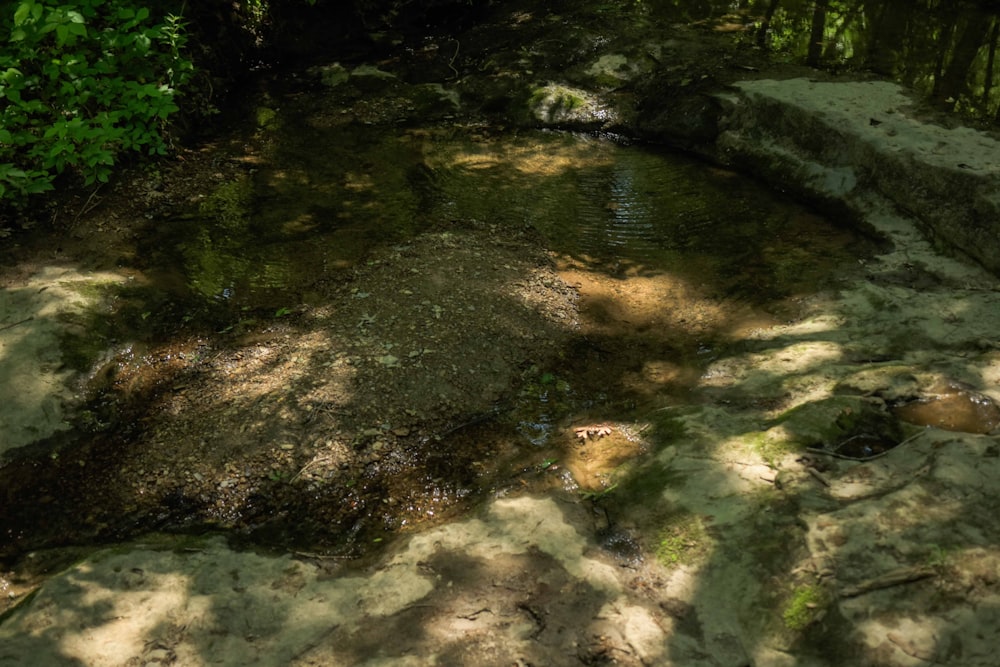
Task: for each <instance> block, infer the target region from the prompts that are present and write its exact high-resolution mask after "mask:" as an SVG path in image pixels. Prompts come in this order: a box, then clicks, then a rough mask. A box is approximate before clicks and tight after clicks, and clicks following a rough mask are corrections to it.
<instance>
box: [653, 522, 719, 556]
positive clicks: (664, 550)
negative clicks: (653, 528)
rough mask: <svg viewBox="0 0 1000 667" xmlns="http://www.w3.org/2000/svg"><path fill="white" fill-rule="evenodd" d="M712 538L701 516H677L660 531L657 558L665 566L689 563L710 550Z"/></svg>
mask: <svg viewBox="0 0 1000 667" xmlns="http://www.w3.org/2000/svg"><path fill="white" fill-rule="evenodd" d="M710 545H711V538H710V537H709V536H708V532H707V531H706V530H705V524H704V523H703V522H702V520H701V517H699V516H697V515H694V514H683V515H678V516H676V517H675V518H674V519H673V520H671V521H670V522H669V523H668V524H667V525H666V526H665V527H664V528H663V529H662V531H661V532H660V536H659V543H658V544H657V547H656V560H658V561H659V562H660V564H661V565H663V566H664V567H675V566H677V565H689V564H692V563H695V562H697V561H699V560H701V558H703V557H704V556H705V555H706V554H707V553H708V551H709V547H710Z"/></svg>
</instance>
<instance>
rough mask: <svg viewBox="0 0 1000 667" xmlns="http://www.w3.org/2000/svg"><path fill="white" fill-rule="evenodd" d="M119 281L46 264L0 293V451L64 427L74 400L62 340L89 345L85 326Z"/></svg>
mask: <svg viewBox="0 0 1000 667" xmlns="http://www.w3.org/2000/svg"><path fill="white" fill-rule="evenodd" d="M124 282H125V278H124V277H123V276H121V275H118V274H114V273H109V272H92V271H87V272H85V271H81V270H79V269H77V268H75V267H70V266H46V267H42V268H40V269H38V270H37V271H35V272H34V273H32V274H31V275H29V276H28V277H27V278H25V279H24V280H22V281H18V283H15V284H19V285H20V286H18V287H8V288H6V289H4V290H3V291H0V454H2V453H3V452H4V451H6V450H8V449H12V448H14V447H19V446H21V445H26V444H28V443H31V442H34V441H36V440H39V439H41V438H44V437H47V436H49V435H51V434H53V433H55V432H57V431H62V430H65V429H66V428H68V427H69V425H68V424H67V423H66V422H65V421H64V419H65V415H64V409H65V405H66V404H67V403H71V402H72V401H73V400H74V399H75V392H76V389H75V388H74V387H71V386H70V383H71V381H72V380H73V379H74V378H75V373H74V370H78V369H73V368H71V367H68V366H67V364H70V365H71V364H72V362H73V360H72V359H69V358H67V356H68V355H67V354H66V353H65V351H64V350H63V345H64V343H65V340H66V338H67V337H71V336H72V337H76V338H77V339H79V340H80V341H81V343H80V345H81V346H90V347H94V346H95V344H94V343H93V341H91V340H89V339H90V338H91V337H93V335H94V334H93V333H92V332H89V331H87V329H86V327H87V325H88V323H89V322H90V321H91V320H92V319H93V318H96V317H97V316H98V315H99V314H100V313H101V312H102V310H103V309H106V308H107V306H108V300H109V299H110V298H112V296H113V291H114V290H115V289H116V288H117V287H119V286H121V285H122V284H123V283H124Z"/></svg>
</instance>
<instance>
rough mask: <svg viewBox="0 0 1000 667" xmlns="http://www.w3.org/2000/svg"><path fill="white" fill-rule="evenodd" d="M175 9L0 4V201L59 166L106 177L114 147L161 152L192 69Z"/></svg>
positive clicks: (40, 187) (83, 1)
mask: <svg viewBox="0 0 1000 667" xmlns="http://www.w3.org/2000/svg"><path fill="white" fill-rule="evenodd" d="M184 44H185V37H184V32H183V24H182V22H181V21H180V19H179V18H178V17H177V16H173V15H167V16H165V17H163V18H162V19H159V20H154V18H153V17H152V16H151V14H150V11H149V9H147V8H146V7H141V6H138V4H137V3H136V2H133V0H75V1H74V0H62V1H60V0H17V1H15V2H13V3H4V7H3V9H0V202H4V203H14V204H17V203H22V202H23V201H24V199H25V198H26V197H27V195H31V194H35V193H39V192H44V191H46V190H51V189H52V187H53V185H52V183H53V180H54V179H55V177H56V176H57V175H58V174H61V173H63V172H69V173H73V174H76V175H78V176H79V177H81V178H82V179H83V181H84V183H85V184H88V185H89V184H92V183H94V182H95V181H98V182H104V181H107V180H108V177H109V175H110V173H111V168H112V166H113V165H114V163H115V161H116V159H117V158H118V157H119V156H120V155H121V154H123V153H130V152H138V153H141V154H145V155H157V154H163V153H165V152H166V148H167V144H166V140H165V133H164V130H165V121H166V119H167V118H168V117H169V116H170V114H172V113H173V112H175V111H177V110H178V107H177V104H176V103H175V100H174V97H175V95H176V93H177V89H178V87H179V86H181V85H183V83H184V82H185V81H186V80H187V79H188V77H189V76H190V74H191V71H192V65H191V62H190V61H189V60H188V59H186V58H185V57H184V55H183V54H182V50H183V48H184Z"/></svg>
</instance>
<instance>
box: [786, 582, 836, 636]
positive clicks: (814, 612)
mask: <svg viewBox="0 0 1000 667" xmlns="http://www.w3.org/2000/svg"><path fill="white" fill-rule="evenodd" d="M829 603H830V598H829V595H828V593H827V592H826V590H825V589H824V588H822V587H821V586H817V585H815V584H808V585H805V586H799V587H797V588H796V589H795V590H794V591H792V595H791V597H790V598H789V600H788V602H787V604H786V605H785V611H784V612H783V613H782V615H781V617H782V619H783V620H784V621H785V627H786V628H788V629H789V630H795V631H801V630H804V629H806V628H807V627H809V626H810V625H812V623H813V622H814V621H816V620H818V619H819V617H820V616H821V615H822V614H823V613H824V611H825V609H826V606H827V605H828V604H829Z"/></svg>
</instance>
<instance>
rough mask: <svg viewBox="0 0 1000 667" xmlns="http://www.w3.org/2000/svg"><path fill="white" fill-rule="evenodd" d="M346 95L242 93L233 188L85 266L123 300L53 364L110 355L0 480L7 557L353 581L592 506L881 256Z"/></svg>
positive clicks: (636, 171) (768, 204)
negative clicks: (379, 115) (93, 558)
mask: <svg viewBox="0 0 1000 667" xmlns="http://www.w3.org/2000/svg"><path fill="white" fill-rule="evenodd" d="M343 95H346V96H347V97H346V99H345V98H343V97H339V98H338V96H343ZM354 95H356V93H355V92H354V91H352V90H350V89H348V90H346V91H343V90H334V91H333V93H332V94H331V93H327V94H326V95H317V93H316V91H315V90H314V89H313V90H311V93H310V95H308V96H305V95H303V93H302V91H301V90H298V89H295V88H292V89H289V87H288V86H287V84H286V85H283V86H279V87H276V88H275V89H274V90H269V91H265V92H264V93H263V95H262V96H261V97H260V98H259V99H260V100H261V102H260V103H259V104H258V105H256V106H255V107H253V111H252V112H251V113H250V114H248V115H250V116H251V117H253V118H254V120H255V122H252V123H249V124H247V125H245V126H244V127H243V128H242V129H241V130H239V131H238V132H237V135H238V136H236V137H233V138H232V139H230V140H229V142H228V145H229V146H230V147H231V146H239V147H240V148H239V150H238V151H233V149H232V148H229V149H227V150H225V151H219V153H218V154H217V155H215V156H214V157H213V158H212V164H213V165H219V164H224V165H226V166H227V168H228V175H226V176H223V175H222V174H218V173H217V174H215V175H213V176H212V177H211V178H212V179H213V180H215V181H216V182H217V184H216V185H213V186H212V187H211V189H209V190H207V191H206V190H204V189H203V188H204V185H203V184H199V191H198V192H197V193H196V194H194V195H192V196H190V197H189V198H188V202H187V203H185V204H181V205H174V206H169V207H165V208H164V209H163V213H162V214H161V215H160V216H157V217H156V218H154V220H153V221H152V223H151V224H150V225H149V226H148V229H147V230H146V231H144V232H143V233H142V234H139V235H138V236H137V237H136V240H137V242H136V245H135V247H134V248H132V249H127V250H125V251H124V252H125V253H126V256H127V257H130V258H131V259H130V260H129V261H128V262H126V263H125V264H124V265H123V262H122V252H123V251H122V249H121V248H116V249H115V250H116V251H117V252H116V253H115V254H113V255H111V254H109V256H108V258H107V261H108V262H109V264H110V263H111V262H113V263H114V264H115V266H110V265H109V266H107V267H103V266H100V265H99V268H102V269H103V268H107V269H113V271H114V272H115V273H117V274H118V275H119V276H123V277H124V280H125V281H124V283H120V284H117V285H111V286H108V287H106V288H105V290H106V291H105V292H104V294H103V297H102V298H103V304H104V305H103V306H102V309H101V310H99V311H98V314H97V315H96V316H95V318H94V319H93V320H92V322H93V323H92V324H91V325H88V328H86V329H84V330H82V331H80V332H79V333H78V334H74V335H71V336H68V337H64V341H63V342H64V345H66V346H68V349H70V350H72V351H73V352H71V356H72V357H74V358H82V359H84V360H86V359H91V358H93V352H90V351H91V350H108V349H111V350H114V352H113V353H112V355H111V356H108V354H107V353H106V352H102V353H101V355H102V356H101V359H102V360H101V361H100V363H99V365H98V366H96V367H92V368H90V369H89V373H90V375H89V376H88V377H90V380H89V381H88V383H87V385H86V387H85V389H84V391H85V393H86V395H88V396H90V397H92V398H90V400H89V401H88V403H87V404H86V406H85V407H84V408H83V409H82V410H81V411H80V415H81V416H80V417H79V418H78V419H77V420H76V428H75V429H74V430H72V431H70V432H63V433H60V434H59V435H58V436H56V437H54V438H53V439H52V443H51V444H50V445H48V447H49V448H50V452H51V456H48V457H46V458H41V459H39V458H38V457H31V456H28V457H15V458H14V460H13V461H12V462H11V463H9V464H8V465H6V466H5V467H4V468H3V469H2V470H0V476H2V478H3V480H2V484H3V487H4V488H5V489H6V490H7V493H8V497H9V498H12V499H14V498H16V500H12V502H10V503H8V504H7V505H6V506H5V508H4V511H3V513H2V514H0V526H2V532H3V534H5V535H7V536H8V539H7V541H6V542H5V544H4V546H3V555H4V556H5V557H7V558H11V557H16V556H17V555H18V554H20V553H23V552H25V551H27V550H31V549H38V548H41V547H44V546H54V545H60V544H75V543H79V542H89V541H95V540H96V541H106V540H120V539H125V538H128V537H129V536H132V535H136V534H140V533H142V532H144V531H148V530H154V529H155V530H185V531H204V530H220V529H221V530H225V531H228V532H231V533H232V534H233V535H234V536H242V539H248V540H250V541H251V542H253V543H256V544H259V545H263V546H271V547H285V548H296V549H301V550H309V551H312V550H315V549H320V548H322V549H328V550H333V551H335V552H337V553H348V554H354V555H358V554H361V553H364V552H365V551H366V550H367V549H368V548H369V547H370V546H371V545H373V544H378V543H379V542H381V541H382V540H383V539H384V537H385V536H386V534H387V532H388V533H389V534H391V533H393V532H396V531H399V530H401V529H409V528H411V527H412V526H415V525H423V524H425V523H427V522H428V521H438V520H440V519H441V518H442V517H446V516H451V515H453V514H454V512H455V511H458V510H459V509H461V508H463V507H466V508H467V507H469V503H470V502H474V501H476V500H477V499H481V498H483V497H487V496H489V495H490V494H495V493H498V492H501V491H502V490H503V489H510V488H513V487H515V486H524V485H526V484H530V485H532V486H538V485H540V488H546V487H548V486H551V485H556V486H558V487H561V488H567V489H581V490H582V492H588V493H597V492H600V491H601V490H602V489H606V488H608V487H610V486H612V485H613V484H614V476H615V474H616V470H618V469H619V468H621V467H622V466H624V465H625V464H626V463H627V462H628V461H629V460H631V459H634V458H635V457H637V456H640V455H642V454H643V452H645V451H648V449H647V446H646V445H643V444H641V443H640V439H639V438H638V432H639V429H640V425H639V424H638V422H639V421H640V420H643V419H645V418H646V417H647V416H648V415H649V414H650V413H651V412H652V411H655V410H657V409H660V408H662V407H664V406H667V405H678V404H689V403H698V402H699V401H701V400H703V399H701V398H699V396H698V394H697V392H693V391H692V387H693V386H694V385H696V384H697V383H698V380H699V377H700V375H701V373H702V372H703V369H704V368H705V367H706V365H707V364H709V363H710V362H712V361H713V360H716V359H718V358H719V357H720V356H724V355H725V354H727V350H730V349H734V348H739V347H740V346H745V345H746V344H747V342H748V340H750V339H751V338H752V337H753V335H754V331H757V330H759V329H760V328H761V327H767V326H770V325H772V324H774V323H777V322H782V321H786V320H789V319H792V318H794V317H795V313H796V312H797V303H798V302H799V301H800V300H801V299H804V298H807V297H809V295H811V294H813V293H815V292H817V291H819V290H822V289H826V288H829V287H831V286H833V285H835V284H836V281H837V280H838V275H847V274H844V273H843V272H844V271H847V272H849V271H851V266H852V263H856V261H857V259H858V258H859V257H862V256H864V255H865V254H866V253H869V252H871V251H872V250H873V248H874V247H875V245H874V244H873V243H872V242H871V241H868V240H865V239H863V238H862V237H860V236H858V235H857V234H855V233H853V232H851V231H850V230H848V229H845V228H843V227H839V226H836V225H834V224H832V223H831V222H829V221H827V220H826V219H824V218H823V217H822V216H820V215H818V214H816V213H814V212H811V211H809V210H808V209H806V208H804V207H803V206H801V205H799V204H797V203H794V202H792V201H790V200H788V199H785V198H782V197H781V196H780V195H777V194H775V193H774V192H772V191H769V190H768V189H766V188H764V187H762V186H761V185H759V184H756V183H754V182H753V181H752V180H749V179H747V178H745V177H741V176H739V175H737V174H735V173H733V172H730V171H726V170H722V169H718V168H713V167H710V166H708V165H705V164H702V163H699V162H697V161H695V160H692V159H690V158H686V157H683V156H681V155H677V154H671V153H666V152H663V151H662V150H657V149H653V148H649V147H644V146H641V145H630V144H629V142H627V141H624V140H623V139H621V138H620V137H616V136H613V135H611V136H609V135H601V134H583V133H573V132H558V131H544V130H521V131H508V132H498V131H496V130H493V129H490V128H487V127H482V126H479V125H464V124H462V123H460V122H456V121H443V122H442V121H438V122H434V123H431V124H420V123H407V124H406V125H405V126H402V127H400V126H397V125H396V124H394V123H386V122H382V123H375V122H370V121H368V122H359V121H358V120H357V119H355V118H353V117H352V116H351V115H350V114H348V113H344V112H342V111H339V109H342V108H345V107H348V108H349V106H350V104H351V101H352V99H351V98H352V96H354ZM357 99H360V100H361V101H363V102H364V103H365V104H366V105H372V106H377V105H378V104H379V102H378V98H377V97H373V96H372V95H370V94H367V95H365V96H364V97H363V98H355V100H357ZM265 102H266V104H265ZM392 103H393V100H392V98H389V101H387V102H384V103H383V104H385V105H386V106H391V104H392ZM331 109H332V110H334V111H332V112H331V111H330V110H331ZM512 289H515V290H519V293H512V292H511V290H512ZM512 299H513V301H512ZM517 301H521V303H517ZM109 311H110V312H111V313H112V314H111V316H110V318H109V317H108V315H107V313H108V312H109ZM511 318H513V319H511ZM95 368H96V370H95ZM605 422H607V424H611V426H606V425H603V424H604V423H605ZM593 424H597V426H596V427H593V428H592V425H593ZM581 429H583V430H582V431H581ZM588 429H590V430H589V431H588ZM605 429H606V430H605ZM612 432H613V433H614V434H615V435H616V437H615V438H608V439H607V443H606V447H604V450H605V454H603V455H601V456H598V457H596V458H595V457H586V456H585V457H581V456H580V451H579V444H580V442H581V440H582V441H587V440H588V438H589V436H591V435H592V436H597V437H603V436H604V435H606V434H608V435H610V434H612ZM581 433H582V435H581ZM42 446H44V445H42ZM38 447H39V446H36V449H37V448H38ZM441 451H446V452H450V458H446V459H441V458H440V453H441ZM109 489H114V490H115V492H114V493H108V490H109ZM80 507H86V508H87V511H86V514H85V516H83V517H82V520H81V516H80V515H79V513H78V512H77V511H76V508H80Z"/></svg>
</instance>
